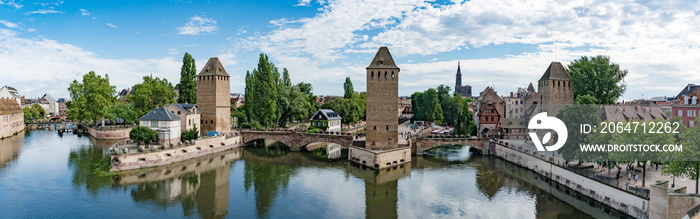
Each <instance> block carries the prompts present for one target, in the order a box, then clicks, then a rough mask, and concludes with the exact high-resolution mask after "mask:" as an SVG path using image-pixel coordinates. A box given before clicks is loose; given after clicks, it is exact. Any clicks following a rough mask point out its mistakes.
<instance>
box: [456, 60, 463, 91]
mask: <svg viewBox="0 0 700 219" xmlns="http://www.w3.org/2000/svg"><path fill="white" fill-rule="evenodd" d="M456 81H457V83H455V88H458V87H460V86H462V70H460V69H459V62H457V80H456Z"/></svg>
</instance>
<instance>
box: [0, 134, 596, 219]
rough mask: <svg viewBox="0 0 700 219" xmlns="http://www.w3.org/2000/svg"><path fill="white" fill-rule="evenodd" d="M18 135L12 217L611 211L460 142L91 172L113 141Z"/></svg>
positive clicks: (10, 184) (9, 173)
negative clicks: (402, 157)
mask: <svg viewBox="0 0 700 219" xmlns="http://www.w3.org/2000/svg"><path fill="white" fill-rule="evenodd" d="M27 138H28V139H29V138H31V139H32V140H31V141H27V143H26V144H25V145H23V146H17V147H20V149H19V152H16V151H17V150H15V152H13V153H19V155H18V156H19V158H17V159H14V160H13V161H10V162H11V163H12V165H8V167H6V168H5V169H0V185H3V186H1V187H0V203H13V205H12V206H11V207H10V206H8V205H0V212H12V214H9V217H10V218H13V217H40V218H44V217H52V216H53V217H70V216H72V217H79V218H98V217H104V216H105V215H114V214H119V215H120V217H127V218H128V217H135V218H143V217H156V218H157V217H165V218H170V217H183V216H184V217H201V218H221V217H231V218H256V217H257V218H309V217H313V218H319V217H320V218H338V217H342V218H365V217H366V218H397V217H409V218H413V217H427V218H435V217H448V218H453V217H468V218H534V217H542V218H557V217H571V218H588V217H590V216H588V215H587V214H586V213H584V211H585V212H588V213H589V214H592V215H594V216H595V217H598V218H600V217H602V218H604V217H606V215H609V214H606V213H605V212H604V210H601V208H600V207H598V206H597V205H593V206H591V205H590V204H588V203H590V202H589V201H587V200H578V199H577V198H576V197H575V196H573V197H572V196H571V195H569V194H572V193H568V194H567V193H566V191H561V190H558V188H557V187H555V186H554V185H551V184H549V183H547V182H544V181H543V180H541V179H540V178H538V177H537V176H538V175H537V174H534V173H532V172H529V171H526V170H523V169H519V167H517V166H513V165H508V163H506V162H504V161H501V160H498V159H493V158H490V157H488V156H481V155H478V154H471V153H469V149H468V148H466V149H465V147H454V148H451V147H446V148H445V149H443V150H445V151H451V152H449V153H448V152H444V153H443V152H440V153H442V154H444V156H426V157H414V158H413V159H412V160H413V161H412V162H411V163H409V164H405V165H403V166H398V167H395V168H391V169H384V170H380V171H376V170H371V169H367V168H364V167H361V166H355V165H353V164H351V163H349V162H347V161H345V160H344V159H341V160H335V161H328V159H327V158H323V157H318V156H316V155H315V154H314V153H310V152H290V151H289V150H288V149H287V148H285V147H277V146H273V147H245V148H241V149H237V150H232V151H227V152H224V153H221V154H216V155H212V156H208V157H203V158H199V159H194V160H189V161H186V162H182V163H178V164H174V165H169V166H164V167H160V168H153V169H148V170H143V171H133V172H127V173H123V174H121V175H118V176H101V175H100V174H96V173H95V172H94V167H95V166H96V165H99V164H100V163H101V162H102V160H103V159H104V158H105V156H104V154H103V149H104V148H105V147H108V146H109V145H111V142H100V141H96V140H94V139H90V138H87V137H78V136H74V135H64V136H63V137H62V138H59V137H58V136H56V134H55V133H48V132H44V131H39V132H38V133H33V134H32V137H27ZM95 145H97V146H95ZM15 146H16V145H15ZM438 151H439V150H438ZM66 158H67V159H66ZM37 163H39V164H38V165H37ZM52 175H55V176H52ZM28 185H31V186H28ZM562 200H565V201H566V202H564V201H562ZM75 203H79V204H75ZM572 204H573V205H577V206H578V205H581V207H579V208H581V209H582V210H583V211H582V210H580V209H577V208H574V207H573V206H572ZM125 209H126V210H125ZM600 212H603V213H600ZM6 216H8V215H6Z"/></svg>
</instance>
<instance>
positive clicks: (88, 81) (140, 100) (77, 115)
mask: <svg viewBox="0 0 700 219" xmlns="http://www.w3.org/2000/svg"><path fill="white" fill-rule="evenodd" d="M68 91H69V93H70V97H71V101H69V102H67V103H66V107H67V108H68V118H69V119H71V120H80V121H83V122H87V123H95V122H98V121H101V120H103V119H110V120H113V121H121V122H123V123H132V122H134V121H136V120H137V119H138V117H140V116H142V115H144V114H146V113H148V112H149V111H150V110H152V109H154V108H155V107H156V106H163V105H165V104H169V103H173V102H174V100H175V90H174V87H173V86H172V84H171V83H169V82H168V80H167V79H160V78H158V77H156V78H152V77H151V76H144V77H143V82H142V83H140V84H137V85H135V86H134V93H133V94H130V95H128V96H127V97H126V100H127V102H126V103H120V102H119V101H117V98H116V93H117V92H116V87H115V86H112V85H110V83H109V75H107V74H105V76H104V77H102V76H101V75H97V74H96V73H95V72H94V71H90V72H89V73H88V74H85V75H83V79H82V81H81V82H78V81H77V80H74V81H73V83H71V84H70V87H69V88H68Z"/></svg>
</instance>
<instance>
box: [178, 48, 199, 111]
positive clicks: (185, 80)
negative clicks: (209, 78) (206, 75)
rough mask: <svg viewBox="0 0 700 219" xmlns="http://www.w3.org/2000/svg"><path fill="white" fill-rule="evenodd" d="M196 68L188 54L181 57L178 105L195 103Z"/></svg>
mask: <svg viewBox="0 0 700 219" xmlns="http://www.w3.org/2000/svg"><path fill="white" fill-rule="evenodd" d="M196 76H197V66H195V63H194V58H192V55H190V54H189V53H185V56H184V57H182V67H181V68H180V90H179V93H180V94H179V96H178V98H177V102H178V103H197V79H196Z"/></svg>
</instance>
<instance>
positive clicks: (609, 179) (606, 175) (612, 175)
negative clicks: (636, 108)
mask: <svg viewBox="0 0 700 219" xmlns="http://www.w3.org/2000/svg"><path fill="white" fill-rule="evenodd" d="M503 142H507V143H508V144H509V145H514V146H515V147H516V148H518V147H522V148H523V150H527V151H529V153H530V154H532V152H534V151H537V149H536V148H535V145H534V144H533V143H531V142H527V143H526V142H525V141H524V140H503ZM537 156H538V157H540V158H543V159H545V160H549V161H551V162H553V163H555V164H557V165H559V166H562V167H567V166H566V165H564V164H565V163H566V162H565V161H564V158H563V157H562V155H561V154H559V153H555V155H554V157H552V153H551V152H543V153H539V154H538V155H537ZM581 166H584V167H585V166H588V167H590V168H579V167H578V166H576V165H569V166H568V167H567V168H568V169H570V170H572V171H574V172H577V173H579V174H581V175H585V176H587V177H589V178H592V179H596V180H598V181H601V182H604V183H607V184H608V185H611V186H616V187H618V188H620V189H624V190H628V191H630V192H632V193H635V192H638V193H646V194H642V195H641V196H645V197H648V191H649V189H650V187H651V185H653V184H655V183H656V181H658V180H668V181H669V184H671V183H673V182H674V181H675V185H674V188H680V187H683V186H685V187H686V188H687V190H686V191H687V192H688V193H696V192H697V191H696V190H695V180H692V179H689V178H687V177H678V176H676V177H675V180H674V177H673V176H670V175H668V176H666V175H662V174H661V170H663V168H664V165H659V167H658V169H657V168H656V167H652V165H650V164H647V167H646V169H647V171H646V177H645V178H644V181H645V183H644V186H642V172H641V171H640V169H639V168H640V167H639V166H636V165H635V168H636V169H637V171H635V173H637V182H636V183H635V181H634V176H632V177H631V178H630V179H629V180H628V179H627V175H628V174H627V173H628V172H627V170H626V169H625V167H627V165H621V166H620V167H621V168H622V169H621V170H620V172H621V174H620V177H619V178H617V171H618V168H611V169H607V168H604V167H602V166H600V165H598V164H595V163H583V164H582V165H581Z"/></svg>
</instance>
